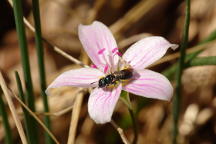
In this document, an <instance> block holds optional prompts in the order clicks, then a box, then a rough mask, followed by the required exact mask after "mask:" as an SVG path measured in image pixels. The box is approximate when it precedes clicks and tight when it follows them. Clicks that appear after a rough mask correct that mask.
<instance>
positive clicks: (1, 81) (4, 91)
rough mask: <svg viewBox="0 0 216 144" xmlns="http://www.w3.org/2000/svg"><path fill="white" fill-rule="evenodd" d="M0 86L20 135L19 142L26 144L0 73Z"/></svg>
mask: <svg viewBox="0 0 216 144" xmlns="http://www.w3.org/2000/svg"><path fill="white" fill-rule="evenodd" d="M0 85H1V87H2V90H3V93H4V95H5V98H6V100H7V103H8V106H9V108H10V110H11V113H12V116H13V119H14V121H15V124H16V127H17V130H18V133H19V135H20V138H21V141H22V143H23V144H27V139H26V136H25V133H24V130H23V127H22V124H21V122H20V120H19V116H18V114H17V112H16V109H15V106H14V104H13V102H12V99H11V97H10V95H9V93H8V88H7V86H6V83H5V80H4V78H3V76H2V73H1V71H0Z"/></svg>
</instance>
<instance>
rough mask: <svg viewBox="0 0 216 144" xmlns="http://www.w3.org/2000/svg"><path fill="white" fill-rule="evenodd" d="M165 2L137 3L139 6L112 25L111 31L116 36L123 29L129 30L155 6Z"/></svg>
mask: <svg viewBox="0 0 216 144" xmlns="http://www.w3.org/2000/svg"><path fill="white" fill-rule="evenodd" d="M163 1H164V0H161V1H159V0H142V1H141V2H139V3H137V5H136V6H134V7H133V8H132V9H131V10H130V11H129V12H127V13H126V14H125V15H124V16H123V18H121V19H119V20H118V21H117V22H115V23H114V24H113V25H111V26H110V29H111V31H112V32H113V33H114V34H117V33H118V32H120V31H122V30H123V29H128V28H129V27H131V25H132V24H134V23H136V22H137V21H138V20H140V19H141V17H143V16H144V15H145V14H146V13H147V12H148V11H149V10H151V9H152V8H153V7H154V6H156V5H157V4H158V3H160V2H163Z"/></svg>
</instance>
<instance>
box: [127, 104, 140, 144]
mask: <svg viewBox="0 0 216 144" xmlns="http://www.w3.org/2000/svg"><path fill="white" fill-rule="evenodd" d="M128 111H129V113H130V116H131V119H132V123H133V130H134V139H133V142H132V144H136V143H137V140H138V126H137V120H136V116H135V113H134V111H133V110H132V109H130V108H128Z"/></svg>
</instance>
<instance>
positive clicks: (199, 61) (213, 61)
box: [185, 56, 216, 67]
mask: <svg viewBox="0 0 216 144" xmlns="http://www.w3.org/2000/svg"><path fill="white" fill-rule="evenodd" d="M203 65H216V56H209V57H199V58H195V59H193V60H192V61H190V62H188V63H187V64H186V65H185V67H191V66H203Z"/></svg>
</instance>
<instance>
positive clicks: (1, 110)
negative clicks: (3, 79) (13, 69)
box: [0, 87, 13, 144]
mask: <svg viewBox="0 0 216 144" xmlns="http://www.w3.org/2000/svg"><path fill="white" fill-rule="evenodd" d="M1 95H2V89H1V87H0V115H1V117H2V124H3V127H4V130H5V144H13V139H12V133H11V128H10V125H9V121H8V117H7V112H6V110H5V105H4V102H3V99H2V96H1Z"/></svg>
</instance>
